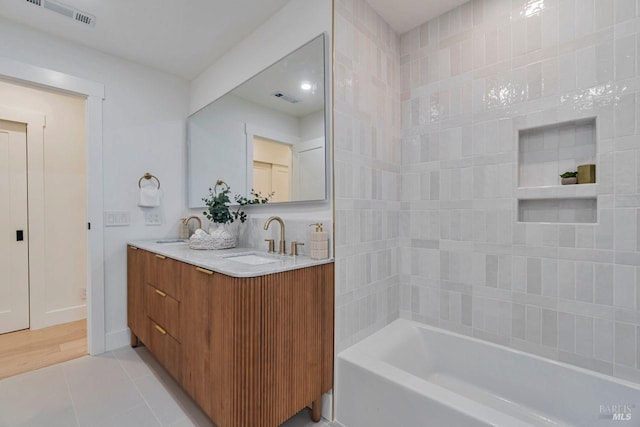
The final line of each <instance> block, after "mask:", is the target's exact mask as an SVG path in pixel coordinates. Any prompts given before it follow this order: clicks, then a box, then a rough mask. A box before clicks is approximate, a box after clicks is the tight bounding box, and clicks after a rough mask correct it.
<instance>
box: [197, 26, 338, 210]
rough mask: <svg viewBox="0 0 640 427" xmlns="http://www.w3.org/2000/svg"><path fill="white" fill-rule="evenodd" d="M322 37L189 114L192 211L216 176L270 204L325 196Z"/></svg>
mask: <svg viewBox="0 0 640 427" xmlns="http://www.w3.org/2000/svg"><path fill="white" fill-rule="evenodd" d="M324 43H325V42H324V35H321V36H319V37H317V38H315V39H314V40H312V41H311V42H309V43H307V44H306V45H304V46H302V47H301V48H300V49H298V50H296V51H294V52H292V53H291V54H289V55H288V56H286V57H285V58H283V59H281V60H280V61H278V62H277V63H275V64H274V65H272V66H271V67H269V68H267V69H265V70H264V71H262V72H261V73H259V74H257V75H256V76H254V77H253V78H251V79H250V80H247V81H246V82H244V83H243V84H241V85H240V86H238V87H237V88H235V89H234V90H232V91H231V92H229V93H227V94H226V95H224V96H222V97H221V98H219V99H217V100H216V101H214V102H212V103H211V104H209V105H208V106H206V107H204V108H203V109H202V110H200V111H198V112H196V113H194V114H193V115H191V116H190V117H189V119H188V122H187V129H188V130H187V132H188V144H189V206H190V207H202V206H204V204H203V202H202V197H203V196H205V195H206V194H208V189H209V187H210V186H212V185H213V183H215V182H216V180H217V179H223V180H224V181H226V182H227V183H228V184H229V186H230V187H231V189H232V190H233V191H234V192H237V193H245V194H247V193H249V191H250V190H251V189H254V190H255V191H256V192H261V193H262V194H263V195H266V194H269V193H274V195H273V197H272V198H271V200H270V203H274V202H275V203H278V202H293V201H295V202H298V201H311V200H324V199H325V198H326V157H327V154H326V142H325V135H326V132H325V127H326V126H325V114H326V113H325V104H326V102H325V98H326V96H325V44H324Z"/></svg>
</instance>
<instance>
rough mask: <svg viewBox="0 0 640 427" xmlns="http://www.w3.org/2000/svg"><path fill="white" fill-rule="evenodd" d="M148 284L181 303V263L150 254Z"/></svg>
mask: <svg viewBox="0 0 640 427" xmlns="http://www.w3.org/2000/svg"><path fill="white" fill-rule="evenodd" d="M147 284H149V285H151V286H153V287H154V288H156V289H159V290H161V291H162V292H164V293H166V294H167V295H169V296H171V297H172V298H174V299H175V300H177V301H180V297H181V286H180V262H178V261H176V260H173V259H171V258H167V257H165V256H163V255H159V254H154V253H150V252H149V255H148V258H147Z"/></svg>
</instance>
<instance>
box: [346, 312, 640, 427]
mask: <svg viewBox="0 0 640 427" xmlns="http://www.w3.org/2000/svg"><path fill="white" fill-rule="evenodd" d="M336 370H337V377H336V395H335V396H336V406H335V410H336V420H337V421H338V422H340V423H341V424H343V425H344V426H345V427H414V426H415V427H418V426H438V427H440V426H443V427H465V426H508V427H517V426H579V427H590V426H593V427H599V426H640V386H638V385H636V384H633V383H630V382H626V381H621V380H618V379H615V378H613V377H609V376H606V375H601V374H598V373H595V372H591V371H588V370H585V369H581V368H577V367H573V366H571V365H567V364H564V363H560V362H554V361H552V360H548V359H544V358H541V357H537V356H533V355H529V354H527V353H523V352H520V351H516V350H512V349H509V348H507V347H503V346H499V345H495V344H491V343H487V342H484V341H480V340H478V339H474V338H470V337H466V336H463V335H458V334H455V333H451V332H448V331H444V330H442V329H438V328H433V327H430V326H426V325H423V324H420V323H416V322H412V321H408V320H397V321H395V322H394V323H392V324H390V325H389V326H387V327H385V328H384V329H382V330H380V331H379V332H377V333H375V334H373V335H372V336H370V337H368V338H367V339H365V340H363V341H361V342H359V343H358V344H356V345H354V346H353V347H351V348H349V349H347V350H345V351H343V352H342V353H340V354H339V355H338V357H337V361H336ZM612 405H620V406H612ZM625 405H626V406H625ZM636 407H637V409H636ZM614 417H615V418H616V419H615V420H614Z"/></svg>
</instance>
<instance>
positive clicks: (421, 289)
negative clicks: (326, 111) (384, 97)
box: [336, 0, 640, 381]
mask: <svg viewBox="0 0 640 427" xmlns="http://www.w3.org/2000/svg"><path fill="white" fill-rule="evenodd" d="M637 3H638V2H636V1H632V0H617V1H601V0H563V1H551V0H540V1H536V2H532V1H511V0H473V1H471V2H469V3H467V4H465V5H463V6H461V7H459V8H458V9H456V10H454V11H451V12H449V13H447V14H445V15H443V16H441V17H438V18H436V19H434V20H432V21H429V22H427V23H425V24H423V25H421V26H419V27H417V28H415V29H414V30H411V31H409V32H408V33H406V34H404V35H402V36H401V37H400V53H399V61H400V73H399V74H400V79H401V82H400V87H401V94H400V111H401V119H402V130H401V137H402V139H401V141H402V142H401V144H402V149H401V159H400V164H401V172H400V175H401V189H402V197H401V207H402V208H401V210H400V212H399V218H400V225H401V226H400V228H399V232H400V239H399V246H400V247H399V249H398V251H399V254H400V257H399V263H398V267H399V274H400V280H401V288H400V298H399V302H400V313H401V315H402V316H404V317H409V318H413V319H416V320H420V321H423V322H427V323H430V324H435V325H439V326H441V327H444V328H447V329H452V330H455V331H458V332H462V333H465V334H468V335H473V336H476V337H479V338H482V339H486V340H490V341H494V342H498V343H502V344H506V345H509V346H512V347H514V348H519V349H522V350H525V351H529V352H532V353H536V354H540V355H543V356H545V357H550V358H553V359H556V360H562V361H565V362H568V363H572V364H576V365H579V366H583V367H585V368H588V369H593V370H596V371H600V372H604V373H607V374H612V375H616V376H619V377H622V378H625V379H628V380H632V381H640V364H639V359H640V353H639V350H638V347H639V346H640V341H638V339H639V338H640V312H639V311H638V310H639V309H640V304H639V300H640V288H639V286H640V277H639V274H638V271H637V270H638V268H640V254H639V253H638V249H639V245H640V240H639V237H638V235H639V233H640V228H639V224H640V223H639V222H638V221H639V218H640V216H639V215H640V210H639V208H640V194H639V192H638V191H639V186H638V185H639V182H640V179H639V178H638V176H639V174H638V161H639V159H640V145H638V142H637V141H638V132H639V130H640V129H639V127H638V123H639V120H640V117H639V112H640V108H639V106H640V104H639V103H640V96H637V95H638V91H639V90H640V74H639V71H640V70H639V67H638V61H640V56H639V54H638V52H640V44H639V42H638V41H639V40H640V18H639V16H638V12H639V11H638V5H637ZM454 16H455V17H456V18H453V17H454ZM461 16H466V17H467V18H466V19H462V18H460V17H461ZM336 42H337V43H339V37H337V38H336ZM361 90H365V88H364V87H362V89H361ZM589 117H596V118H597V122H596V126H595V130H596V134H597V146H596V148H595V151H594V147H593V146H590V147H589V148H585V149H584V150H583V151H584V152H582V151H581V152H580V153H579V156H578V157H581V159H582V158H584V160H585V162H586V160H595V161H596V162H597V163H598V186H597V189H595V190H594V189H589V191H595V192H596V194H597V197H598V205H597V223H595V224H576V223H574V222H582V221H585V220H587V221H591V220H592V219H593V218H592V217H589V218H577V217H574V218H573V219H572V218H571V217H566V218H564V219H563V221H569V223H567V224H539V223H517V218H518V205H517V203H516V198H515V194H516V187H517V186H518V182H517V181H518V179H520V180H521V181H526V182H528V183H529V184H527V185H549V184H557V182H547V181H546V178H545V177H546V176H552V175H557V174H558V173H561V172H563V171H559V169H558V168H560V169H563V168H572V167H573V166H575V165H573V163H571V164H569V163H567V164H566V165H561V166H559V164H558V163H556V164H553V165H552V164H551V163H553V162H551V161H550V162H548V163H550V166H549V167H548V168H545V162H546V161H547V160H548V159H546V158H545V157H544V153H545V152H546V151H549V150H551V151H554V153H561V154H562V153H564V154H567V156H565V157H567V160H568V161H569V158H575V157H576V153H575V151H576V150H578V151H580V150H581V146H580V145H578V142H579V140H588V139H589V138H588V135H583V133H587V131H590V129H586V128H585V129H582V127H580V126H578V127H573V128H567V129H564V128H562V127H561V128H556V129H553V130H550V131H549V132H545V133H544V134H543V135H539V134H535V133H534V134H530V135H529V134H526V135H525V144H526V145H525V150H524V151H523V152H521V153H520V156H521V157H523V156H524V157H525V159H524V160H527V161H525V162H524V163H525V166H527V165H532V166H534V167H533V168H531V169H530V170H528V169H527V168H526V167H525V169H524V170H520V171H519V172H518V169H517V168H518V165H517V161H518V156H519V155H518V145H517V129H527V128H532V127H535V126H542V125H546V124H552V123H563V122H567V121H572V120H582V119H586V118H589ZM563 131H566V132H563ZM583 131H584V132H583ZM585 137H586V138H585ZM589 142H590V143H591V142H592V141H591V140H589ZM555 150H557V151H555ZM585 150H586V151H585ZM558 157H562V155H559V156H558ZM572 165H573V166H572ZM546 169H548V170H546ZM549 179H551V178H549ZM553 179H555V176H554V178H553ZM531 183H533V184H531ZM537 196H540V195H537ZM575 200H580V199H574V201H572V202H570V203H576V202H575ZM578 203H579V202H578ZM554 209H555V208H554ZM555 210H556V214H558V215H561V214H562V209H555ZM593 213H595V212H592V213H590V214H589V215H591V214H593ZM530 214H531V215H533V214H535V212H530ZM540 214H541V215H544V214H545V212H541V213H540ZM541 219H543V218H541ZM529 220H535V218H529Z"/></svg>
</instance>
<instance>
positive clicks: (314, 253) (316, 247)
mask: <svg viewBox="0 0 640 427" xmlns="http://www.w3.org/2000/svg"><path fill="white" fill-rule="evenodd" d="M309 227H315V228H316V231H312V232H311V238H310V239H309V240H310V241H311V248H310V252H311V259H327V258H329V233H328V232H326V231H324V230H323V229H322V223H321V222H318V223H316V224H310V225H309Z"/></svg>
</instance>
